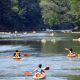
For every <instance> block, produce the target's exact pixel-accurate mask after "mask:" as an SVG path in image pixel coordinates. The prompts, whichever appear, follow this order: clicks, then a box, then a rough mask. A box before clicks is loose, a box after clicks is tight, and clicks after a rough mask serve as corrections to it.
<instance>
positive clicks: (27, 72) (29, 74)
mask: <svg viewBox="0 0 80 80" xmlns="http://www.w3.org/2000/svg"><path fill="white" fill-rule="evenodd" d="M31 75H32V73H31V72H29V71H25V72H24V76H31Z"/></svg>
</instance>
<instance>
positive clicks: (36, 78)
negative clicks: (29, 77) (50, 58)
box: [33, 72, 46, 80]
mask: <svg viewBox="0 0 80 80" xmlns="http://www.w3.org/2000/svg"><path fill="white" fill-rule="evenodd" d="M45 78H46V75H45V73H42V74H41V73H39V72H37V73H35V74H34V76H33V79H34V80H41V79H45Z"/></svg>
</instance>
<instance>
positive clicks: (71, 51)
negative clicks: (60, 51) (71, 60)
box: [65, 48, 73, 54]
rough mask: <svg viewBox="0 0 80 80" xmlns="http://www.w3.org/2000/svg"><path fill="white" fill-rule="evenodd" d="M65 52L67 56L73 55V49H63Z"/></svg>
mask: <svg viewBox="0 0 80 80" xmlns="http://www.w3.org/2000/svg"><path fill="white" fill-rule="evenodd" d="M65 50H67V51H68V53H69V54H73V49H72V48H71V49H68V48H65Z"/></svg>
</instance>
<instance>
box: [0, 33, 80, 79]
mask: <svg viewBox="0 0 80 80" xmlns="http://www.w3.org/2000/svg"><path fill="white" fill-rule="evenodd" d="M79 37H80V36H79V34H69V33H64V34H63V33H54V36H49V35H48V36H42V37H41V36H40V37H39V36H38V37H35V36H34V37H27V40H25V39H24V40H19V39H18V40H12V39H11V40H8V39H6V40H0V80H33V79H32V76H33V74H34V70H35V69H36V68H37V66H38V64H42V65H43V67H46V66H49V67H50V70H47V71H45V72H46V76H47V77H46V79H45V80H80V59H79V58H78V57H77V56H76V57H73V58H69V57H67V54H68V53H67V52H66V51H65V49H64V48H66V47H67V48H73V51H74V52H75V54H76V55H77V54H78V53H79V52H80V42H79V41H73V39H77V38H79ZM29 38H30V39H29ZM41 40H44V41H43V42H41ZM16 49H18V50H19V51H20V52H21V55H23V54H25V53H28V54H30V56H29V57H24V56H22V57H21V59H20V60H14V59H13V58H12V57H13V53H14V52H15V50H16ZM25 71H29V72H31V73H32V74H31V76H24V72H25Z"/></svg>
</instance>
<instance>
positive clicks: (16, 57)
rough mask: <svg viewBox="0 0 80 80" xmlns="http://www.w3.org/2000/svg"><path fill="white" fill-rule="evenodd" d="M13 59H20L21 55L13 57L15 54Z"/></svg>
mask: <svg viewBox="0 0 80 80" xmlns="http://www.w3.org/2000/svg"><path fill="white" fill-rule="evenodd" d="M13 59H21V57H15V56H14V57H13Z"/></svg>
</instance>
